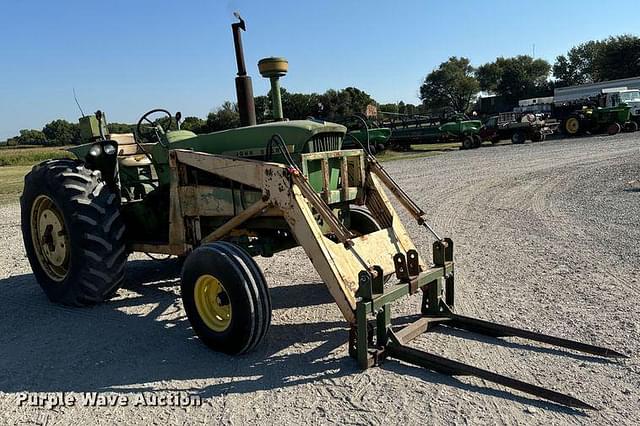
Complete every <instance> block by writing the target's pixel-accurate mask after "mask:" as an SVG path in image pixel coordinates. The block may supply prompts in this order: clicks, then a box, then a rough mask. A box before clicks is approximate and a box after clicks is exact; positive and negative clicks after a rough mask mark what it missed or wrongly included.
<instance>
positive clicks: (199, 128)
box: [7, 35, 640, 146]
mask: <svg viewBox="0 0 640 426" xmlns="http://www.w3.org/2000/svg"><path fill="white" fill-rule="evenodd" d="M635 76H640V38H639V37H636V36H633V35H621V36H615V37H609V38H606V39H604V40H591V41H587V42H585V43H582V44H579V45H578V46H575V47H572V48H571V49H569V51H568V52H567V53H566V54H564V55H560V56H558V57H557V58H556V60H555V62H554V64H553V65H552V64H550V63H549V62H547V61H546V60H544V59H540V58H538V59H535V58H533V57H531V56H528V55H518V56H515V57H498V58H496V59H495V61H493V62H488V63H486V64H482V65H480V66H477V67H474V66H473V65H472V64H471V60H470V59H468V58H464V57H456V56H453V57H451V58H449V59H448V60H447V61H445V62H443V63H441V64H440V65H439V67H438V68H436V69H435V70H433V71H432V72H430V73H429V74H428V75H427V76H426V77H425V79H424V81H423V83H422V84H421V85H420V87H419V98H420V100H421V101H422V103H421V104H419V105H413V104H409V103H406V104H405V103H404V102H402V101H401V102H398V103H388V104H378V103H377V102H376V101H375V100H374V99H373V98H372V97H371V96H370V95H369V94H367V93H366V92H364V91H362V90H360V89H358V88H356V87H347V88H345V89H342V90H334V89H330V90H327V91H326V92H324V93H322V94H318V93H310V94H307V93H294V92H289V91H287V90H285V89H283V90H282V109H283V113H284V116H285V117H287V118H290V119H304V118H307V117H315V118H320V119H324V120H329V121H332V120H333V121H335V120H339V119H341V118H344V117H348V116H350V115H353V114H355V113H362V112H364V111H365V109H366V107H367V105H370V104H373V105H376V106H377V107H378V111H384V112H392V113H400V114H417V113H421V114H422V113H432V112H438V111H444V110H455V111H458V112H469V111H470V110H472V109H473V108H474V103H475V101H476V99H477V96H478V94H479V93H480V92H481V91H484V92H487V93H492V94H496V95H500V96H502V97H503V98H504V99H505V101H506V103H507V104H512V105H515V104H517V101H518V100H520V99H526V98H533V97H542V96H550V95H552V94H553V89H554V88H555V87H563V86H569V85H574V84H584V83H591V82H598V81H607V80H614V79H620V78H627V77H635ZM551 77H553V78H551ZM255 107H256V118H257V121H258V123H262V122H265V121H268V120H269V119H270V116H271V113H270V111H271V109H272V106H271V96H270V94H267V95H265V96H257V97H255ZM239 125H240V115H239V113H238V108H237V104H235V103H234V102H230V101H227V102H224V103H223V104H222V105H221V106H220V107H218V108H217V109H216V110H214V111H212V112H211V113H209V114H208V116H207V117H206V118H199V117H193V116H191V117H186V118H185V119H184V121H183V122H182V128H183V129H185V130H191V131H193V132H195V133H208V132H215V131H219V130H225V129H230V128H235V127H238V126H239ZM133 127H134V126H133V125H131V124H126V123H110V124H109V131H110V132H112V133H128V132H132V131H133ZM7 142H8V144H9V145H45V146H47V145H49V146H54V145H73V144H78V143H80V142H81V140H80V131H79V127H78V124H75V123H70V122H68V121H66V120H54V121H52V122H50V123H48V124H46V125H45V126H44V127H43V128H42V130H34V129H23V130H20V134H19V135H17V136H15V137H13V138H11V139H9V140H8V141H7Z"/></svg>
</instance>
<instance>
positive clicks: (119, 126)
mask: <svg viewBox="0 0 640 426" xmlns="http://www.w3.org/2000/svg"><path fill="white" fill-rule="evenodd" d="M107 127H108V128H109V133H116V134H119V133H133V128H134V127H135V125H134V124H126V123H109V124H108V125H107Z"/></svg>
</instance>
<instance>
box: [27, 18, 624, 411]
mask: <svg viewBox="0 0 640 426" xmlns="http://www.w3.org/2000/svg"><path fill="white" fill-rule="evenodd" d="M232 27H233V31H234V40H235V42H236V43H235V45H236V54H237V59H238V77H237V78H236V89H237V94H238V104H239V108H240V113H241V114H240V116H241V121H242V124H243V127H241V128H238V129H233V130H226V131H221V132H216V133H210V134H204V135H195V134H194V133H192V132H189V131H186V130H181V129H180V125H179V123H180V115H179V114H176V116H173V115H172V114H171V113H170V112H169V111H167V110H162V109H156V110H152V111H149V112H147V113H146V114H144V115H143V116H142V117H141V118H140V120H139V121H138V124H137V126H136V132H135V133H133V134H119V135H118V134H109V133H108V132H107V130H106V129H107V127H106V120H105V117H104V114H102V113H97V114H96V115H95V116H90V117H83V118H82V119H81V120H80V123H81V126H82V133H83V136H84V138H85V139H86V140H87V143H86V144H84V145H81V146H77V147H74V148H72V149H71V152H73V153H74V154H75V156H76V159H73V160H52V161H46V162H43V163H41V164H38V165H36V166H35V167H34V168H33V169H32V171H31V172H30V173H29V174H28V175H27V176H26V177H25V187H24V192H23V194H22V197H21V199H20V203H21V210H22V212H21V215H22V233H23V239H24V245H25V248H26V252H27V256H28V258H29V262H30V263H31V267H32V269H33V273H34V276H35V278H36V280H37V282H38V283H39V284H40V286H41V287H42V289H43V290H44V292H45V293H46V295H47V296H48V297H49V299H50V300H52V301H54V302H57V303H63V304H67V305H74V306H85V305H91V304H95V303H100V302H102V301H105V300H107V299H109V298H110V297H112V296H113V295H114V294H116V292H117V290H118V287H119V286H120V285H121V284H122V281H123V278H124V274H125V266H126V261H127V256H128V255H129V254H130V253H132V252H145V253H153V254H166V255H174V256H180V257H183V258H184V259H185V260H184V263H183V266H182V274H181V280H180V286H181V296H182V299H183V302H184V309H185V312H186V314H187V317H188V319H189V322H190V323H191V326H192V328H193V331H194V332H195V334H196V335H197V336H198V337H199V338H200V340H201V341H202V342H203V343H205V344H206V345H208V346H209V347H211V348H212V349H214V350H216V351H220V352H224V353H227V354H234V355H235V354H242V353H246V352H248V351H250V350H252V349H253V348H255V347H256V346H257V345H258V344H259V343H260V342H261V341H262V340H263V339H264V338H265V336H266V335H267V331H268V328H269V325H270V322H271V299H270V294H269V289H268V286H267V283H266V280H265V277H264V275H263V274H262V272H261V270H260V268H259V266H258V264H257V263H256V262H255V261H254V259H253V256H257V255H262V256H271V255H272V254H273V253H276V252H279V251H283V250H286V249H289V248H292V247H296V246H301V247H302V248H303V249H304V251H305V253H306V254H307V256H308V257H309V258H310V260H311V263H312V264H313V266H314V267H315V269H316V270H317V272H318V274H319V275H320V277H321V279H322V281H323V282H324V284H325V285H326V286H327V288H328V290H329V292H330V294H331V295H332V296H333V299H334V300H335V303H336V305H337V306H338V308H339V309H340V311H341V313H342V314H343V316H344V318H345V320H346V321H347V323H348V325H349V326H350V332H349V346H348V348H349V354H350V355H351V356H352V357H354V358H355V359H356V360H357V361H358V364H359V365H360V366H361V367H362V368H368V367H372V366H374V365H377V364H379V363H381V362H383V361H384V360H385V359H386V358H395V359H399V360H404V361H406V362H409V363H412V364H415V365H418V366H422V367H426V368H428V369H430V370H434V371H439V372H442V373H444V374H449V375H470V374H471V375H475V376H478V377H481V378H483V379H485V380H488V381H492V382H495V383H499V384H502V385H505V386H509V387H512V388H515V389H519V390H521V391H524V392H528V393H530V394H533V395H536V396H539V397H541V398H546V399H549V400H552V401H555V402H558V403H561V404H566V405H570V406H574V407H580V408H592V407H591V406H590V405H589V404H586V403H584V402H582V401H580V400H578V399H576V398H573V397H571V396H568V395H564V394H561V393H559V392H555V391H552V390H548V389H544V388H541V387H539V386H535V385H531V384H527V383H525V382H522V381H519V380H516V379H512V378H509V377H505V376H502V375H499V374H495V373H492V372H489V371H486V370H483V369H479V368H476V367H472V366H470V365H467V364H464V363H461V362H457V361H452V360H447V359H446V358H443V357H441V356H439V355H436V354H432V353H427V352H424V351H419V350H417V349H414V348H411V347H409V346H408V343H409V342H410V341H411V340H412V339H413V338H415V337H417V336H418V335H420V334H421V333H422V332H424V331H427V330H429V331H430V330H431V329H432V328H434V327H437V326H441V325H444V326H447V327H453V328H462V329H467V330H471V331H474V332H477V333H482V334H486V335H491V336H519V337H522V338H527V339H530V340H535V341H542V342H545V343H547V344H553V345H557V346H562V347H565V348H570V349H574V350H579V351H584V352H588V353H592V354H596V355H600V356H622V354H620V353H617V352H615V351H612V350H610V349H606V348H602V347H597V346H593V345H588V344H583V343H579V342H574V341H571V340H567V339H561V338H556V337H552V336H548V335H543V334H540V333H533V332H530V331H527V330H522V329H517V328H514V327H508V326H503V325H499V324H494V323H491V322H487V321H482V320H478V319H473V318H469V317H465V316H462V315H459V314H458V313H456V311H455V305H454V269H455V268H454V261H453V247H454V246H453V241H451V240H450V239H448V238H441V237H440V236H438V234H437V233H436V232H435V231H434V230H433V229H432V228H431V227H430V226H429V224H428V223H427V221H426V218H425V216H426V214H425V212H424V211H422V210H421V209H420V207H418V206H417V205H416V203H415V202H413V200H411V198H410V197H409V196H408V195H407V194H406V193H405V192H404V191H403V190H402V189H401V188H400V187H399V186H398V185H397V184H396V182H395V181H394V180H393V179H392V177H391V176H390V175H389V174H388V173H387V172H386V171H385V170H384V169H383V168H382V166H381V165H380V164H379V163H378V162H377V160H376V159H375V157H374V156H372V155H371V154H370V153H369V152H367V150H366V149H347V150H345V149H342V142H343V140H344V137H345V133H346V128H345V127H344V126H342V125H339V124H334V123H328V122H323V121H316V120H300V121H286V120H284V119H283V117H282V115H281V111H282V108H281V103H280V92H279V83H278V79H279V78H280V77H282V76H283V75H284V74H285V73H286V72H287V69H288V64H287V61H286V60H285V59H283V58H265V59H263V60H261V61H260V62H259V70H260V73H261V74H262V75H263V76H264V77H268V78H269V79H271V83H272V90H271V92H272V96H273V103H274V113H275V115H274V120H275V121H274V122H272V123H268V124H262V125H255V110H254V109H253V108H252V105H253V95H252V88H251V80H250V78H249V77H248V76H247V74H246V69H245V66H244V55H243V54H242V44H241V38H240V34H241V33H240V32H241V30H244V29H245V25H244V21H242V19H240V22H237V23H235V24H233V26H232ZM158 116H161V117H158ZM159 123H164V125H161V124H159ZM387 193H388V194H391V195H392V196H393V197H394V199H396V200H397V201H398V202H399V204H400V205H401V206H402V207H403V208H404V209H405V210H406V211H407V212H408V213H409V215H410V216H411V217H412V218H413V219H414V220H415V221H416V222H417V224H418V225H419V226H420V227H421V228H422V229H424V230H425V231H426V232H429V233H430V234H431V235H433V237H434V239H435V241H434V243H433V246H432V253H431V259H429V260H426V259H425V258H423V257H422V256H420V255H419V253H418V251H417V249H416V246H415V245H414V243H413V241H412V240H411V238H410V236H409V234H408V233H407V231H406V229H405V227H404V225H403V224H402V222H401V220H400V217H399V215H398V213H397V212H396V210H395V209H394V207H393V205H392V203H391V199H390V198H389V197H388V195H387ZM416 293H420V294H421V295H422V303H421V313H422V317H421V318H420V319H418V320H417V321H415V322H414V323H411V324H410V325H408V326H406V327H403V328H398V327H392V325H391V305H392V303H393V302H394V301H396V300H398V299H400V298H403V297H405V296H408V295H413V294H416Z"/></svg>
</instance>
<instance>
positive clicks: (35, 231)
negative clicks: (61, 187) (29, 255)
mask: <svg viewBox="0 0 640 426" xmlns="http://www.w3.org/2000/svg"><path fill="white" fill-rule="evenodd" d="M31 241H32V242H33V248H34V250H35V252H36V256H37V258H38V262H39V263H40V266H41V267H42V269H43V270H44V272H45V273H46V274H47V276H48V277H49V278H51V279H52V280H54V281H57V282H60V281H62V280H64V279H65V277H66V276H67V273H68V272H69V255H70V252H71V248H70V246H69V235H68V233H67V230H66V227H65V224H64V217H63V216H62V212H60V209H58V206H56V205H55V203H54V202H53V201H52V200H51V198H49V197H47V196H46V195H40V196H38V197H37V198H36V199H35V200H34V202H33V204H32V206H31Z"/></svg>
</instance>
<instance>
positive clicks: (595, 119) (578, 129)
mask: <svg viewBox="0 0 640 426" xmlns="http://www.w3.org/2000/svg"><path fill="white" fill-rule="evenodd" d="M561 129H562V131H563V133H564V134H566V135H567V136H578V135H582V134H585V133H587V132H589V133H592V134H594V133H604V132H606V133H607V134H609V135H616V134H618V133H620V132H621V131H623V130H624V131H627V132H635V131H636V130H638V124H637V123H635V122H633V121H631V107H629V106H627V105H624V104H621V105H618V106H616V107H605V108H601V107H584V108H582V109H580V110H577V111H574V112H573V113H571V114H569V116H568V117H567V118H565V119H564V121H563V122H562V124H561Z"/></svg>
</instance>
